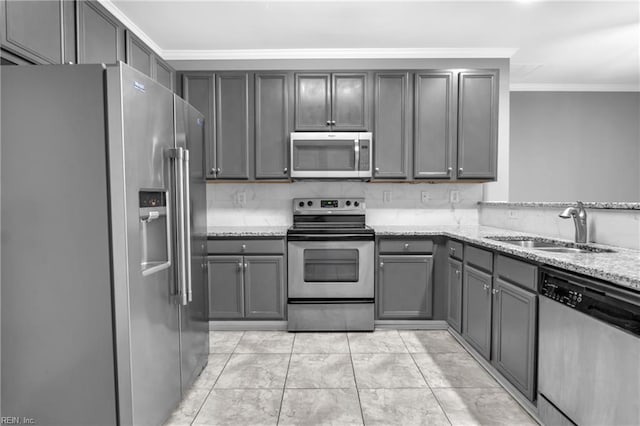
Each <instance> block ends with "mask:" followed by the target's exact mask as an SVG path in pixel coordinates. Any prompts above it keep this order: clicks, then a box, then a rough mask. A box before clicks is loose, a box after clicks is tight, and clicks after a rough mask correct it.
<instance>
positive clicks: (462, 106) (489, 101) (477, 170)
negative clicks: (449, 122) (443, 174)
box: [457, 70, 498, 180]
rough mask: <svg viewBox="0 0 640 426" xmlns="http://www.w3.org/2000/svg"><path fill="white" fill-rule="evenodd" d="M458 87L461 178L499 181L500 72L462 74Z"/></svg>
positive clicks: (464, 72)
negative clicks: (497, 178) (497, 179)
mask: <svg viewBox="0 0 640 426" xmlns="http://www.w3.org/2000/svg"><path fill="white" fill-rule="evenodd" d="M458 87H459V93H458V172H457V174H458V178H459V179H489V180H495V179H496V177H497V166H496V164H497V150H498V71H492V70H481V71H462V72H460V74H459V77H458Z"/></svg>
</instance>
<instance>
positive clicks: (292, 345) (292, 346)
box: [276, 333, 297, 425]
mask: <svg viewBox="0 0 640 426" xmlns="http://www.w3.org/2000/svg"><path fill="white" fill-rule="evenodd" d="M296 337H297V334H295V333H294V334H293V340H292V341H291V351H290V352H289V362H288V363H287V372H286V373H285V374H284V383H283V384H282V396H281V397H280V407H278V418H277V419H276V425H278V424H280V414H282V404H283V402H284V392H285V390H286V389H287V378H289V369H290V368H291V358H293V348H294V346H295V344H296Z"/></svg>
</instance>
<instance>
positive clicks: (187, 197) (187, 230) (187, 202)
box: [183, 149, 193, 305]
mask: <svg viewBox="0 0 640 426" xmlns="http://www.w3.org/2000/svg"><path fill="white" fill-rule="evenodd" d="M189 170H190V169H189V150H188V149H185V150H184V170H183V172H184V178H183V179H184V193H185V194H184V210H185V218H184V225H185V227H184V234H185V235H184V237H185V238H184V246H185V249H186V261H185V270H186V274H185V278H186V282H185V288H184V290H185V292H186V302H187V303H189V302H191V301H193V290H192V287H191V183H190V172H189ZM183 300H184V299H183ZM187 303H184V304H185V305H186V304H187Z"/></svg>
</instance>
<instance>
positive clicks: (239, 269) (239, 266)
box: [238, 262, 242, 271]
mask: <svg viewBox="0 0 640 426" xmlns="http://www.w3.org/2000/svg"><path fill="white" fill-rule="evenodd" d="M238 271H242V262H238Z"/></svg>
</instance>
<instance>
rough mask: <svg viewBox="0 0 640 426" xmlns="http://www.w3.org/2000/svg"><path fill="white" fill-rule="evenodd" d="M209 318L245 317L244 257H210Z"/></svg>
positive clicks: (208, 261)
mask: <svg viewBox="0 0 640 426" xmlns="http://www.w3.org/2000/svg"><path fill="white" fill-rule="evenodd" d="M207 263H208V267H209V269H208V270H209V318H210V319H229V318H243V317H244V284H243V273H242V272H243V269H244V263H243V258H242V256H209V257H208V258H207Z"/></svg>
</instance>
